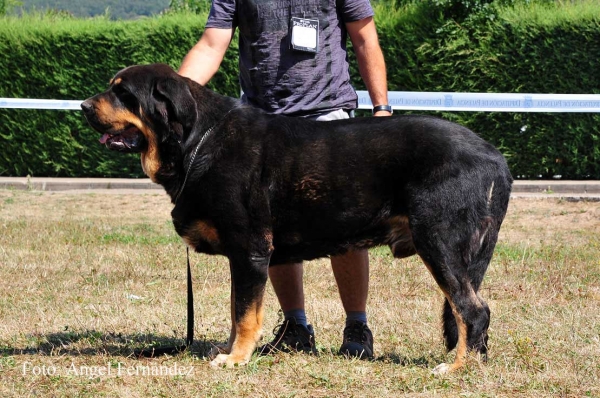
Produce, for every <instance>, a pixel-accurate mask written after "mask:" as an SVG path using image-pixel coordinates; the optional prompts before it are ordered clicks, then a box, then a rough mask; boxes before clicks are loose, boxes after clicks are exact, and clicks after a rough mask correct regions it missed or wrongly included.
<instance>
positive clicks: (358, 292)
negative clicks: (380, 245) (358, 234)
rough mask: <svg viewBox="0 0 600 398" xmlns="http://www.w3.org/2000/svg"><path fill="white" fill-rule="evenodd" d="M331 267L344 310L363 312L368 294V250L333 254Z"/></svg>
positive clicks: (347, 311)
mask: <svg viewBox="0 0 600 398" xmlns="http://www.w3.org/2000/svg"><path fill="white" fill-rule="evenodd" d="M331 268H332V269H333V275H334V276H335V281H336V282H337V285H338V291H339V292H340V298H341V299H342V305H343V306H344V311H346V313H349V312H365V311H366V308H367V296H368V294H369V252H368V251H367V250H351V251H348V252H347V253H345V254H342V255H340V256H333V257H331Z"/></svg>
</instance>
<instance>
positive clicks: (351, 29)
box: [346, 17, 391, 116]
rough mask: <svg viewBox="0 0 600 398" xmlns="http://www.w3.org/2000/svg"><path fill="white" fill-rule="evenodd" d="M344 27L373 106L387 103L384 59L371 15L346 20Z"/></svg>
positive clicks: (388, 113)
mask: <svg viewBox="0 0 600 398" xmlns="http://www.w3.org/2000/svg"><path fill="white" fill-rule="evenodd" d="M346 29H347V30H348V36H350V40H351V41H352V46H353V47H354V51H355V53H356V58H357V60H358V70H359V72H360V76H361V77H362V79H363V81H364V82H365V86H367V91H368V92H369V96H370V97H371V102H372V103H373V106H377V105H388V95H387V92H388V90H387V74H386V70H385V60H384V59H383V53H382V51H381V47H380V46H379V39H378V38H377V30H376V29H375V21H374V20H373V17H368V18H364V19H361V20H358V21H354V22H347V23H346ZM374 115H375V116H389V115H391V113H390V112H387V111H379V112H377V113H375V114H374Z"/></svg>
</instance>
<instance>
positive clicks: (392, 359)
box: [373, 353, 443, 368]
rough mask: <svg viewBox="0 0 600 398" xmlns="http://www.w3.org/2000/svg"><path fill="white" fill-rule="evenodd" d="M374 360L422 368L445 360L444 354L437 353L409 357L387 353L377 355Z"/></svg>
mask: <svg viewBox="0 0 600 398" xmlns="http://www.w3.org/2000/svg"><path fill="white" fill-rule="evenodd" d="M373 361H374V362H383V363H393V364H396V365H401V366H418V367H421V368H429V367H432V366H436V365H439V364H440V363H441V362H443V357H442V356H437V355H423V356H420V357H407V356H404V355H398V354H392V353H386V354H383V355H381V356H378V357H376V358H375V359H374V360H373Z"/></svg>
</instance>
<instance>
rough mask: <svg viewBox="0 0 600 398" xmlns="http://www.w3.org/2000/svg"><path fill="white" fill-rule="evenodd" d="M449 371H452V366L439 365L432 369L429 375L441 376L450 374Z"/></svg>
mask: <svg viewBox="0 0 600 398" xmlns="http://www.w3.org/2000/svg"><path fill="white" fill-rule="evenodd" d="M451 371H452V365H448V364H447V363H441V364H439V365H438V366H436V367H435V368H433V370H432V371H431V373H433V374H434V375H436V376H442V375H445V374H448V373H450V372H451Z"/></svg>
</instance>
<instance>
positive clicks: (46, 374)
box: [0, 191, 600, 397]
mask: <svg viewBox="0 0 600 398" xmlns="http://www.w3.org/2000/svg"><path fill="white" fill-rule="evenodd" d="M170 210H171V207H170V204H169V201H168V199H167V198H166V197H165V195H164V194H162V193H145V194H139V193H137V194H118V193H117V194H115V193H113V194H104V193H91V194H90V193H78V194H74V193H54V194H53V193H36V192H17V191H0V291H2V295H1V296H0V378H1V379H2V383H1V384H0V396H48V397H51V396H103V395H106V396H127V397H138V396H139V397H148V396H202V397H204V396H231V395H241V396H258V395H260V396H266V397H286V396H288V397H291V396H297V397H327V396H338V397H346V396H357V397H375V396H398V395H400V394H407V395H414V396H421V395H422V396H431V395H434V394H437V395H441V396H457V395H459V394H460V395H466V396H478V397H479V396H515V397H517V396H518V397H521V396H530V397H544V396H548V397H550V396H599V395H600V388H599V387H598V382H597V380H598V379H600V311H599V308H600V305H599V304H600V254H599V252H600V251H599V249H600V203H598V202H575V203H570V202H566V201H560V200H555V199H541V200H533V199H515V200H513V201H512V202H511V206H510V209H509V213H508V216H507V219H506V221H505V225H504V227H503V230H502V233H501V239H500V242H499V244H498V248H497V252H496V256H495V257H494V260H493V262H492V265H491V267H490V270H489V271H488V274H487V276H486V279H485V280H484V284H483V287H482V294H483V296H484V297H485V298H486V299H487V300H488V303H489V304H490V307H491V310H492V323H491V326H490V360H489V362H488V363H487V364H482V363H480V362H479V361H478V360H477V359H476V358H471V359H470V360H469V363H468V366H467V368H466V369H465V370H464V371H461V372H459V373H457V374H454V375H451V376H447V377H434V376H433V375H432V374H431V369H432V368H433V367H434V366H435V365H437V364H438V363H440V362H443V361H448V360H452V358H453V355H454V354H453V353H451V354H448V355H446V353H445V352H444V347H443V344H442V336H441V328H440V312H441V304H442V295H441V293H440V292H439V290H438V288H437V286H436V285H435V284H434V282H433V279H432V278H431V276H430V275H429V274H428V273H427V271H426V268H425V267H424V266H423V265H422V263H421V262H420V261H419V260H418V259H417V258H409V259H406V260H396V259H393V258H392V257H391V255H390V254H389V251H388V249H387V248H385V249H384V248H381V249H376V250H373V251H372V253H371V264H372V265H371V267H372V272H371V275H372V278H371V290H370V296H369V320H370V321H369V322H370V325H371V328H372V329H373V332H374V335H375V355H376V360H375V361H372V362H361V361H349V360H346V359H343V358H340V357H338V356H337V355H335V352H336V351H337V349H338V347H339V344H340V343H341V332H342V325H343V322H344V314H343V311H342V307H341V304H340V302H339V298H338V293H337V289H336V287H335V283H334V279H333V275H332V273H331V268H330V266H329V264H328V262H327V261H315V262H312V263H311V264H309V265H308V266H307V267H306V272H307V275H306V293H307V311H308V316H309V318H310V322H311V323H312V324H313V326H314V327H315V331H316V338H317V343H318V349H319V353H320V355H319V356H318V357H316V358H315V357H310V356H305V355H287V354H278V355H276V356H272V357H262V358H257V357H253V359H252V361H251V363H250V364H249V365H248V366H246V367H243V368H239V369H235V370H217V371H215V370H213V369H211V368H210V367H209V366H208V362H207V361H206V359H205V358H204V356H205V355H206V353H207V352H208V350H209V349H210V347H211V345H212V344H215V343H218V342H223V341H224V340H226V338H227V336H228V333H229V308H228V307H229V275H228V265H227V262H226V260H225V259H224V258H221V257H209V256H204V255H193V256H192V262H193V264H194V270H193V272H194V282H195V286H194V288H195V294H196V319H195V321H196V336H197V343H196V344H195V346H194V350H193V352H192V353H191V354H190V353H184V354H181V355H179V356H174V357H162V358H156V359H137V358H134V357H133V356H132V353H133V350H134V349H137V348H142V347H151V346H154V345H160V344H167V343H173V342H177V343H181V341H182V339H183V337H184V335H185V314H186V311H185V305H186V303H185V298H186V295H185V250H184V246H183V244H182V243H181V242H180V240H179V237H177V236H176V234H175V233H174V231H173V228H172V226H171V222H170V216H169V212H170ZM266 300H267V302H266V304H267V311H266V314H265V315H266V324H265V328H264V329H265V334H266V337H265V338H270V332H271V329H272V328H273V327H275V326H276V324H277V321H278V314H277V308H278V307H277V303H276V299H275V296H274V293H273V292H272V290H271V289H270V288H269V290H268V291H267V298H266Z"/></svg>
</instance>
